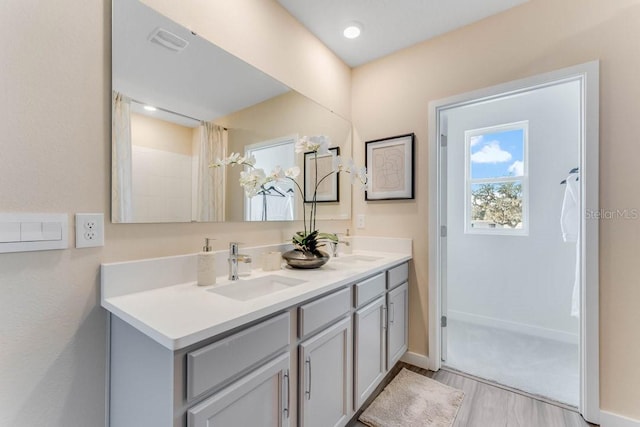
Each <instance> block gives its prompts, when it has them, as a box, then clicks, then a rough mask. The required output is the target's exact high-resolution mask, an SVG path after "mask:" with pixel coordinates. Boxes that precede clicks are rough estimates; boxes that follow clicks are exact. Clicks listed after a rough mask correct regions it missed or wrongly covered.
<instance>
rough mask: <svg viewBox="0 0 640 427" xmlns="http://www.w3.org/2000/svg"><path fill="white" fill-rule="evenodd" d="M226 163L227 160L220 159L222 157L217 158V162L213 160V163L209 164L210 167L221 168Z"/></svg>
mask: <svg viewBox="0 0 640 427" xmlns="http://www.w3.org/2000/svg"><path fill="white" fill-rule="evenodd" d="M224 165H226V162H225V160H222V159H220V158H217V159H216V161H215V162H213V163H211V164H210V165H209V167H210V168H221V167H223V166H224Z"/></svg>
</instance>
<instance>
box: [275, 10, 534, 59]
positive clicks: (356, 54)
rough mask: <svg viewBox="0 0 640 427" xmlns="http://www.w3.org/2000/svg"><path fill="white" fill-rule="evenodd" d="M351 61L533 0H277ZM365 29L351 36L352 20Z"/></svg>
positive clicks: (387, 52)
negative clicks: (346, 30)
mask: <svg viewBox="0 0 640 427" xmlns="http://www.w3.org/2000/svg"><path fill="white" fill-rule="evenodd" d="M277 1H278V2H279V3H280V4H281V5H282V6H283V7H284V8H285V9H287V10H288V11H289V13H291V14H292V15H293V16H294V17H295V18H296V19H297V20H298V21H300V22H301V23H302V25H304V26H305V27H306V28H308V29H309V31H311V32H312V33H313V34H314V35H315V36H316V37H318V38H319V39H320V40H321V41H322V42H323V43H324V44H325V45H327V46H328V47H329V49H331V50H332V51H333V52H335V53H336V55H338V56H339V57H340V58H342V60H343V61H344V62H345V63H347V64H348V65H349V66H351V67H355V66H358V65H362V64H364V63H366V62H369V61H372V60H374V59H377V58H380V57H382V56H385V55H388V54H390V53H392V52H395V51H397V50H400V49H402V48H405V47H408V46H411V45H413V44H416V43H418V42H421V41H424V40H427V39H430V38H432V37H435V36H438V35H440V34H444V33H446V32H449V31H452V30H455V29H457V28H460V27H463V26H465V25H468V24H471V23H473V22H476V21H479V20H481V19H483V18H486V17H488V16H491V15H495V14H497V13H500V12H502V11H505V10H507V9H510V8H512V7H514V6H517V5H520V4H523V3H526V2H527V1H528V0H277ZM353 21H356V22H358V23H360V24H361V25H362V34H361V35H360V37H358V38H357V39H353V40H349V39H347V38H345V37H344V36H343V35H342V31H343V30H344V28H345V27H346V26H347V24H349V23H350V22H353Z"/></svg>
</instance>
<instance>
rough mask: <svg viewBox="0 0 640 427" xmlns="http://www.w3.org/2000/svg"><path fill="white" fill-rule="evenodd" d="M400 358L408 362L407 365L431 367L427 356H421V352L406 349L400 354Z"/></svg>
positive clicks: (423, 367)
mask: <svg viewBox="0 0 640 427" xmlns="http://www.w3.org/2000/svg"><path fill="white" fill-rule="evenodd" d="M400 360H401V361H403V362H405V363H408V364H409V365H413V366H417V367H418V368H422V369H431V366H430V365H429V358H428V357H427V356H423V355H422V354H418V353H413V352H411V351H407V352H406V353H405V354H403V355H402V357H401V358H400Z"/></svg>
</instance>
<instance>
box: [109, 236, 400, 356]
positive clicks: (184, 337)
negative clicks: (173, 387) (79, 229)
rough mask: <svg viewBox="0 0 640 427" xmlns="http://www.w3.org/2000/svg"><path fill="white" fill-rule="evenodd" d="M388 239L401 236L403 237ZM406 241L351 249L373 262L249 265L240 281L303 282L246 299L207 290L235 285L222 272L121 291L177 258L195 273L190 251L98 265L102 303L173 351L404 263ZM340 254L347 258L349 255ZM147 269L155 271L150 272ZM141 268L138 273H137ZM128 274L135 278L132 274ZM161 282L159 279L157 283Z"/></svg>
mask: <svg viewBox="0 0 640 427" xmlns="http://www.w3.org/2000/svg"><path fill="white" fill-rule="evenodd" d="M393 240H403V241H406V240H407V239H393ZM386 242H387V243H388V242H389V241H388V240H387V241H386ZM408 242H409V244H408V245H406V244H401V245H400V247H403V248H404V249H406V247H407V246H408V248H409V251H408V252H407V251H406V250H402V251H398V252H379V251H362V250H354V251H353V254H354V255H365V256H373V257H376V258H378V259H376V260H373V261H355V262H352V263H349V262H340V261H339V260H334V259H331V260H329V262H328V263H327V264H325V265H324V266H322V267H320V268H318V269H314V270H296V269H289V268H283V269H281V270H279V271H269V272H263V271H262V270H261V269H254V270H253V271H252V273H251V276H249V277H246V278H240V281H242V280H247V279H252V278H255V277H259V276H264V275H269V274H277V275H279V276H284V277H291V278H297V279H302V280H305V283H302V284H299V285H296V286H292V287H290V288H288V289H283V290H280V291H277V292H273V293H270V294H267V295H264V296H261V297H257V298H254V299H251V300H248V301H239V300H236V299H232V298H227V297H225V296H222V295H218V294H216V293H213V292H210V289H212V288H214V287H216V286H224V285H229V286H234V285H236V283H235V282H233V283H232V282H230V281H229V280H227V279H226V278H224V279H223V278H221V277H218V280H217V283H216V284H215V285H213V286H197V284H196V282H195V280H189V281H185V282H175V283H176V284H174V285H167V283H158V285H157V286H158V287H154V284H153V283H147V284H143V285H141V286H138V283H135V285H131V286H128V287H129V288H131V290H132V292H130V293H126V291H123V287H125V286H123V283H122V282H127V281H131V280H140V281H145V280H147V281H150V282H154V281H155V280H153V279H154V277H153V276H154V274H158V271H157V270H158V268H157V267H158V265H161V264H163V265H165V266H166V265H169V266H171V265H178V264H176V263H180V265H181V267H182V268H183V269H185V270H188V269H190V268H191V267H193V271H194V273H195V263H194V262H193V261H194V260H195V258H196V255H195V254H193V255H184V256H178V257H167V258H157V259H153V260H142V261H133V262H125V263H114V264H103V266H102V295H101V304H102V306H103V307H104V308H105V309H107V310H109V311H110V312H111V313H112V314H114V315H116V316H118V317H119V318H121V319H122V320H124V321H125V322H127V323H129V324H130V325H132V326H133V327H135V328H136V329H138V330H140V331H141V332H143V333H144V334H146V335H148V336H149V337H151V338H152V339H154V340H155V341H157V342H158V343H160V344H162V345H163V346H164V347H166V348H168V349H170V350H177V349H181V348H184V347H187V346H189V345H192V344H195V343H197V342H199V341H201V340H204V339H207V338H210V337H213V336H215V335H218V334H220V333H223V332H226V331H229V330H231V329H233V328H236V327H238V326H242V325H243V324H246V323H249V322H252V321H254V320H257V319H260V318H262V317H265V316H269V315H271V314H274V313H277V312H279V311H282V310H285V309H288V308H290V307H293V306H295V305H297V304H300V303H302V302H304V301H306V300H309V299H312V298H314V297H317V296H319V295H322V294H324V293H327V292H329V291H332V290H334V289H338V288H340V287H343V286H345V285H347V284H350V283H353V282H355V281H358V280H360V279H363V278H366V277H368V276H371V275H373V274H376V273H378V272H380V271H384V270H386V269H388V268H390V267H393V266H395V265H398V264H400V263H402V262H405V261H407V260H409V259H411V241H410V240H408ZM368 243H373V242H368ZM405 243H406V242H405ZM358 246H359V245H356V246H355V248H356V249H357V247H358ZM367 246H369V245H367ZM369 247H387V248H389V247H393V249H396V250H397V245H396V247H394V245H386V246H385V245H375V246H369ZM344 257H345V259H347V257H349V255H345V256H344ZM136 263H137V264H136ZM169 268H171V267H169ZM146 269H149V274H148V275H146V274H144V272H143V270H146ZM135 270H137V271H135ZM151 270H155V273H153V272H152V271H151ZM132 272H133V273H132ZM141 272H143V273H142V274H140V273H141ZM164 273H166V272H160V274H163V275H164V276H165V277H166V276H167V274H164ZM172 273H175V272H172ZM131 275H133V276H137V277H134V278H133V279H132V278H131V277H130V276H131ZM168 276H171V274H168ZM173 276H176V277H180V275H179V274H173ZM169 280H170V279H169ZM161 281H162V280H158V282H161ZM118 282H120V283H118ZM136 288H137V289H136ZM113 289H117V291H113ZM140 289H142V290H140Z"/></svg>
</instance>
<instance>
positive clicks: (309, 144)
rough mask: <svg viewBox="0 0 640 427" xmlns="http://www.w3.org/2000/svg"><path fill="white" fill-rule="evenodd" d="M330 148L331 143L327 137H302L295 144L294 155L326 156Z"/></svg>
mask: <svg viewBox="0 0 640 427" xmlns="http://www.w3.org/2000/svg"><path fill="white" fill-rule="evenodd" d="M330 146H331V141H330V140H329V137H328V136H325V135H315V136H303V137H302V138H300V139H298V141H297V142H296V153H306V152H317V153H318V154H328V153H329V147H330Z"/></svg>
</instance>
